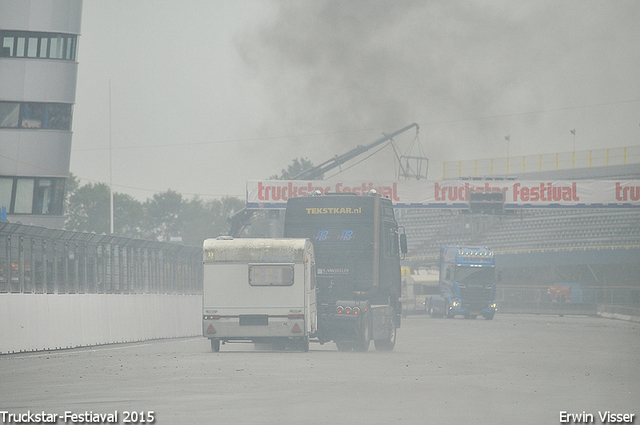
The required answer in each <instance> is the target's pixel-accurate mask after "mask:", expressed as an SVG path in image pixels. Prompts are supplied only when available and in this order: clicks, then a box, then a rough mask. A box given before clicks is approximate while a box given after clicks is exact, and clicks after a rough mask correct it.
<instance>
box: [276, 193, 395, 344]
mask: <svg viewBox="0 0 640 425" xmlns="http://www.w3.org/2000/svg"><path fill="white" fill-rule="evenodd" d="M403 230H404V229H402V228H400V229H399V228H398V224H397V222H396V220H395V215H394V212H393V205H392V203H391V200H389V199H386V198H382V197H381V196H380V195H379V194H377V193H375V191H370V192H368V193H367V194H364V195H356V194H350V193H341V194H326V195H323V194H321V193H319V192H317V193H314V194H311V196H306V197H297V198H290V199H289V200H288V201H287V209H286V213H285V222H284V236H285V237H287V238H309V239H310V240H311V242H312V243H313V246H314V251H315V255H316V268H317V274H316V276H317V291H318V292H317V302H318V329H317V332H316V333H315V335H312V337H315V338H317V340H318V342H320V344H324V343H326V342H329V341H334V342H335V343H336V345H337V347H338V350H340V351H351V350H354V351H367V350H368V349H369V345H370V342H371V340H373V341H374V344H375V347H376V349H377V350H382V351H391V350H393V348H394V346H395V341H396V329H397V328H399V327H400V321H401V312H402V306H401V304H400V301H399V298H400V295H401V273H400V255H401V253H406V246H407V243H406V236H405V235H404V231H403Z"/></svg>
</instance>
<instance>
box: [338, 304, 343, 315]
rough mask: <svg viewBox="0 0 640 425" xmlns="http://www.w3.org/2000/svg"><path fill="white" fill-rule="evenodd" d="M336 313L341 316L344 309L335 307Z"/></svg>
mask: <svg viewBox="0 0 640 425" xmlns="http://www.w3.org/2000/svg"><path fill="white" fill-rule="evenodd" d="M336 313H338V314H342V313H344V307H342V306H341V305H339V306H337V307H336Z"/></svg>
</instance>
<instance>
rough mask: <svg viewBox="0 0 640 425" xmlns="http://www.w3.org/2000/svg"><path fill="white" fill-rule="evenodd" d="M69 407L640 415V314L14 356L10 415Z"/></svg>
mask: <svg viewBox="0 0 640 425" xmlns="http://www.w3.org/2000/svg"><path fill="white" fill-rule="evenodd" d="M65 411H67V412H71V413H73V414H84V413H85V412H92V413H94V414H109V413H114V412H116V411H117V412H118V422H117V423H125V421H124V419H125V416H127V417H128V419H137V421H135V422H130V423H143V422H142V420H141V418H142V416H143V414H144V415H145V416H146V415H147V414H148V412H149V411H152V412H153V416H154V418H155V421H154V423H156V424H209V425H232V424H261V425H264V424H332V425H334V424H432V423H445V424H536V425H540V424H558V423H566V422H563V420H562V417H561V415H562V413H561V412H566V414H591V415H593V421H589V419H590V418H589V417H588V416H587V417H586V418H587V422H589V423H601V421H600V419H599V415H598V412H605V411H610V412H613V413H626V414H634V415H636V416H634V418H633V419H634V422H635V423H640V419H637V416H638V414H640V324H638V323H632V322H624V321H617V320H610V319H603V318H596V317H577V316H564V317H559V316H544V315H508V314H497V315H496V317H495V319H494V320H492V321H487V320H484V319H481V318H479V319H477V320H465V319H462V318H456V319H431V318H429V317H425V316H410V317H407V318H405V319H403V324H402V328H401V329H399V330H398V340H397V344H396V348H395V350H394V351H393V352H389V353H381V352H376V351H375V349H374V347H373V344H372V346H371V348H370V351H369V352H368V353H347V352H339V351H337V350H336V348H335V345H334V344H332V343H329V344H326V345H324V346H320V345H318V344H313V343H312V345H311V350H310V351H309V352H308V353H300V352H294V351H259V350H256V349H254V347H253V345H251V344H227V345H223V346H222V348H221V352H220V353H212V352H211V351H210V346H209V342H208V341H207V340H206V339H204V338H186V339H175V340H158V341H150V342H140V343H135V344H123V345H110V346H100V347H93V348H82V349H74V350H65V351H55V352H39V353H23V354H11V355H4V356H0V412H10V413H12V414H22V415H24V414H28V413H31V414H32V415H34V414H35V413H42V412H44V413H45V414H58V415H61V416H62V415H64V412H65ZM130 412H137V413H136V414H135V415H132V414H131V413H130ZM2 415H3V414H2V413H0V423H2ZM7 415H8V414H6V413H5V414H4V418H5V421H4V422H5V423H6V422H7V421H6V419H7V418H8V416H7ZM33 417H34V416H31V418H33ZM23 418H24V419H29V417H27V416H23ZM68 418H69V419H68V420H67V421H66V423H77V422H74V421H73V420H72V418H71V417H69V416H68ZM565 418H566V417H565ZM576 422H577V421H575V420H574V421H573V422H572V423H576ZM57 423H65V421H64V419H63V418H61V417H58V421H57ZM87 423H90V422H87ZM93 423H108V422H106V421H102V422H97V421H94V422H93Z"/></svg>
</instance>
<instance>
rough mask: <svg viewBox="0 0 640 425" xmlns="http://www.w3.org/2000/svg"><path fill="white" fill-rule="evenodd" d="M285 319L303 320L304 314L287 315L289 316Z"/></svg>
mask: <svg viewBox="0 0 640 425" xmlns="http://www.w3.org/2000/svg"><path fill="white" fill-rule="evenodd" d="M287 318H289V319H291V320H293V319H304V314H302V313H298V314H291V313H289V315H288V316H287Z"/></svg>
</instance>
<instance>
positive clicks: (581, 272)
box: [398, 164, 640, 308]
mask: <svg viewBox="0 0 640 425" xmlns="http://www.w3.org/2000/svg"><path fill="white" fill-rule="evenodd" d="M504 177H507V176H497V175H492V176H490V177H485V178H486V179H499V178H504ZM508 178H509V179H513V178H516V179H521V180H578V179H616V180H618V179H619V180H627V179H640V164H622V165H615V166H605V167H593V168H590V167H586V168H572V169H565V170H553V171H542V172H538V171H537V172H532V173H521V174H509V175H508ZM398 223H399V224H400V225H401V226H404V228H405V232H406V234H407V239H408V247H409V253H408V254H407V258H406V259H405V263H404V266H406V267H409V268H411V269H413V270H415V269H417V268H420V267H426V268H428V267H430V266H432V265H434V264H436V263H437V261H438V255H439V252H440V247H441V246H442V245H482V246H488V247H490V248H492V249H493V250H494V252H495V253H496V265H497V267H498V268H499V269H500V271H501V274H502V276H503V278H502V282H501V285H500V286H502V287H503V288H505V287H506V288H518V291H519V292H518V293H519V294H520V295H519V296H518V299H519V300H522V299H523V295H522V294H523V292H522V291H523V288H524V289H527V290H528V291H529V292H528V295H526V296H524V299H529V300H530V301H532V302H533V301H537V302H539V301H541V300H542V299H543V298H545V296H546V293H547V292H546V290H547V288H548V287H549V286H551V285H557V284H561V283H568V282H578V283H580V284H582V285H583V287H585V288H588V289H592V290H593V291H592V294H593V295H592V297H591V298H592V299H593V300H595V302H598V303H600V302H602V301H603V299H607V301H608V302H609V303H614V304H633V305H634V306H636V307H638V308H640V209H638V208H630V209H625V208H597V209H594V208H555V209H554V208H548V209H545V208H538V209H522V210H517V211H508V212H506V213H505V214H496V215H491V214H469V213H468V212H467V211H461V210H430V209H407V210H404V211H399V212H398ZM614 287H615V289H614ZM525 292H526V291H525ZM587 292H588V291H585V292H584V293H587ZM504 297H505V299H506V298H509V297H512V295H505V296H504ZM502 301H503V305H504V301H505V300H504V299H503V300H502ZM507 304H508V303H507Z"/></svg>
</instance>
